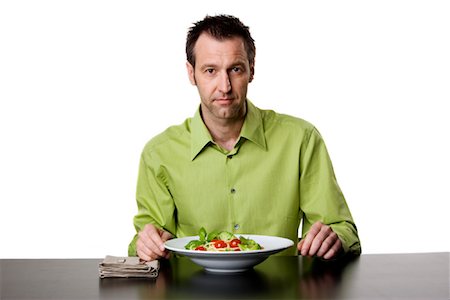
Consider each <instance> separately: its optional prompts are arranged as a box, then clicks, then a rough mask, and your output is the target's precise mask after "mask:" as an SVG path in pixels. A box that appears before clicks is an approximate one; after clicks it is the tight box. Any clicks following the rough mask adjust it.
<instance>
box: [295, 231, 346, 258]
mask: <svg viewBox="0 0 450 300" xmlns="http://www.w3.org/2000/svg"><path fill="white" fill-rule="evenodd" d="M297 248H298V251H299V253H300V254H301V255H303V256H317V257H321V258H324V259H330V258H334V257H336V255H337V254H338V253H339V252H340V251H341V249H342V242H341V240H340V239H339V237H338V236H337V234H336V233H335V232H334V231H333V230H332V229H331V227H330V226H328V225H325V224H322V223H321V222H316V223H314V224H313V226H311V229H310V230H309V232H308V233H307V234H306V236H305V238H304V239H302V240H301V241H300V242H299V243H298V245H297Z"/></svg>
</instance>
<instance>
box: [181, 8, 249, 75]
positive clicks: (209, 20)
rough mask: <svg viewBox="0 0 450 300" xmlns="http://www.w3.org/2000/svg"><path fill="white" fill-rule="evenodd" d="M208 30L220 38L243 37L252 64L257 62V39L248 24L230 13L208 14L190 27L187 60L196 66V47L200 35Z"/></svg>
mask: <svg viewBox="0 0 450 300" xmlns="http://www.w3.org/2000/svg"><path fill="white" fill-rule="evenodd" d="M203 32H206V33H208V34H210V35H211V36H213V37H214V38H216V39H218V40H224V39H227V38H232V37H241V38H242V39H243V40H244V46H245V51H246V52H247V57H248V60H249V63H250V65H252V64H254V62H255V54H256V48H255V40H253V38H252V36H251V35H250V30H249V27H248V26H245V25H244V24H243V23H242V22H241V21H240V20H239V19H238V18H236V17H234V16H230V15H217V16H206V17H205V18H204V19H203V20H201V21H198V22H196V23H194V25H193V26H192V27H191V28H189V31H188V34H187V39H186V56H187V61H188V62H189V63H190V64H191V65H192V66H193V67H194V66H195V53H194V47H195V43H196V42H197V40H198V38H199V36H200V35H201V34H202V33H203Z"/></svg>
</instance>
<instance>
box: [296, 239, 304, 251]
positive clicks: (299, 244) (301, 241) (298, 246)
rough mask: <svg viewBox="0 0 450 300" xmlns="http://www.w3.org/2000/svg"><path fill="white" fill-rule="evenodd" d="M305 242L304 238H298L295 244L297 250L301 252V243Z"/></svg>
mask: <svg viewBox="0 0 450 300" xmlns="http://www.w3.org/2000/svg"><path fill="white" fill-rule="evenodd" d="M304 242H305V240H303V239H302V240H300V242H298V244H297V249H298V251H299V252H301V251H302V247H303V243H304Z"/></svg>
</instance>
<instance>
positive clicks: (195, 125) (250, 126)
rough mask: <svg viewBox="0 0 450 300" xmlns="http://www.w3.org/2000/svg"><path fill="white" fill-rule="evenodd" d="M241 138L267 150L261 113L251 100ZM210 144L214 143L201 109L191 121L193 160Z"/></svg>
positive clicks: (248, 104) (248, 103)
mask: <svg viewBox="0 0 450 300" xmlns="http://www.w3.org/2000/svg"><path fill="white" fill-rule="evenodd" d="M240 138H245V139H247V140H249V141H251V142H253V143H255V144H257V145H258V146H260V147H261V148H263V149H264V150H266V149H267V145H266V138H265V135H264V127H263V122H262V117H261V113H260V112H259V110H258V108H256V106H254V105H253V103H251V102H250V101H249V100H247V115H246V117H245V121H244V124H243V126H242V129H241V134H240ZM209 143H213V139H212V137H211V134H210V133H209V131H208V129H207V128H206V125H205V124H204V123H203V120H202V117H201V116H200V107H199V108H198V109H197V111H196V113H195V115H194V117H193V118H192V121H191V160H194V159H195V158H196V157H197V155H199V153H200V152H201V151H202V150H203V148H205V147H206V146H207V145H208V144H209Z"/></svg>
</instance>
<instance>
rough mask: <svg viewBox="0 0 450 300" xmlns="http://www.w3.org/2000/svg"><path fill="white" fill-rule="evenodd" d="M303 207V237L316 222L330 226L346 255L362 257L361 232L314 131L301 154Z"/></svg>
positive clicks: (317, 133) (323, 144) (321, 142)
mask: <svg viewBox="0 0 450 300" xmlns="http://www.w3.org/2000/svg"><path fill="white" fill-rule="evenodd" d="M300 208H301V210H302V212H303V225H302V237H305V236H306V234H307V233H308V231H309V229H310V228H311V226H312V224H314V223H315V222H317V221H321V222H322V223H324V224H326V225H329V226H330V227H331V228H332V229H333V231H334V232H335V233H336V234H337V235H338V236H339V238H340V240H341V242H342V245H343V249H344V252H345V253H349V252H350V253H353V254H355V255H359V254H360V253H361V246H360V241H359V237H358V231H357V228H356V225H355V223H354V221H353V218H352V215H351V213H350V210H349V208H348V206H347V202H346V200H345V198H344V196H343V194H342V192H341V189H340V188H339V185H338V183H337V181H336V177H335V174H334V170H333V166H332V163H331V160H330V157H329V155H328V151H327V149H326V146H325V143H324V141H323V139H322V137H321V135H320V133H319V132H318V131H317V129H315V128H313V130H312V131H311V134H310V135H309V136H307V137H306V141H305V143H304V144H303V146H302V149H301V154H300Z"/></svg>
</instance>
